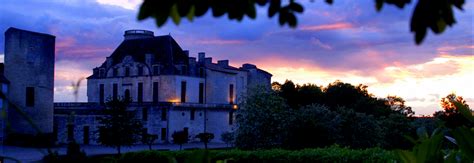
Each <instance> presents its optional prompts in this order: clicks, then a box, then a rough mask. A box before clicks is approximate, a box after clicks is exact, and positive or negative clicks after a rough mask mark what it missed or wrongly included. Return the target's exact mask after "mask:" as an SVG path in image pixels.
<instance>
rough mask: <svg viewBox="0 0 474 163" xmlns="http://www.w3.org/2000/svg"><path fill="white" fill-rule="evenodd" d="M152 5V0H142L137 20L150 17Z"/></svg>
mask: <svg viewBox="0 0 474 163" xmlns="http://www.w3.org/2000/svg"><path fill="white" fill-rule="evenodd" d="M153 6H154V5H153V1H152V0H145V1H143V3H142V5H141V6H140V10H139V12H138V20H143V19H146V18H148V17H150V16H151V15H152V14H153V8H152V7H153Z"/></svg>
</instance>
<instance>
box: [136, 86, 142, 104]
mask: <svg viewBox="0 0 474 163" xmlns="http://www.w3.org/2000/svg"><path fill="white" fill-rule="evenodd" d="M137 93H138V94H137V102H143V83H138V91H137Z"/></svg>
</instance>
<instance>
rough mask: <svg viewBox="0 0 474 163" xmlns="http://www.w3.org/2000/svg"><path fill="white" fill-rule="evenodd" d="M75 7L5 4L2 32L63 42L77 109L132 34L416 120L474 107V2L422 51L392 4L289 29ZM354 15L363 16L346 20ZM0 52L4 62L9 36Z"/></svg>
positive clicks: (60, 74)
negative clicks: (336, 85)
mask: <svg viewBox="0 0 474 163" xmlns="http://www.w3.org/2000/svg"><path fill="white" fill-rule="evenodd" d="M68 2H69V3H67V2H57V1H56V2H36V1H31V3H22V6H21V7H20V6H18V4H19V2H16V1H10V0H7V1H6V2H4V3H5V5H2V6H0V21H1V22H2V24H0V30H2V31H5V30H6V29H8V28H9V27H15V28H20V29H25V30H31V31H34V32H41V33H47V34H51V35H55V36H56V64H55V90H54V97H55V98H54V101H55V102H73V101H74V96H73V93H72V87H71V86H70V85H71V82H75V81H76V80H77V79H79V78H80V77H87V76H89V75H90V74H91V73H92V68H94V67H97V66H99V65H100V64H101V63H102V62H104V61H105V57H107V56H109V55H110V54H111V53H112V52H113V50H114V49H115V48H116V47H117V46H118V45H119V44H120V42H121V41H122V40H123V32H124V31H125V30H128V29H145V30H150V31H153V32H154V33H155V36H156V35H167V34H171V36H173V38H174V39H175V40H176V41H177V42H178V44H179V45H180V46H181V47H182V48H183V49H185V50H190V56H196V55H197V53H198V52H201V51H202V52H206V56H209V57H213V59H214V60H225V59H228V60H229V64H230V65H232V66H235V67H240V65H242V64H243V63H251V64H255V65H256V66H257V67H259V68H261V69H263V70H265V71H267V72H269V73H271V74H273V77H272V82H273V81H277V82H280V83H283V82H284V81H285V80H286V79H288V80H292V81H293V82H294V83H296V84H305V83H312V84H316V85H319V86H324V87H325V86H327V85H328V84H329V83H332V82H334V81H336V80H341V81H342V82H346V83H351V84H353V85H358V84H364V85H367V86H368V90H369V93H372V94H374V95H375V96H377V97H381V98H384V97H386V96H387V95H396V96H400V97H402V98H403V99H404V100H406V105H407V106H411V107H412V108H413V110H414V111H415V115H432V114H433V113H434V112H435V111H437V110H440V109H441V107H440V106H439V102H440V100H441V98H442V97H445V96H447V95H448V94H449V93H453V92H454V93H456V94H457V95H459V96H463V97H464V99H465V100H466V101H467V103H468V104H469V105H471V106H472V105H474V87H472V86H473V85H472V83H474V66H473V64H472V63H474V62H473V61H474V56H473V54H474V52H473V51H474V45H473V38H474V33H473V29H472V23H473V22H472V21H473V20H472V17H473V12H472V11H473V10H474V3H473V2H466V4H465V11H464V12H459V11H457V10H456V11H455V16H456V18H457V19H458V22H457V23H456V24H455V25H454V26H453V27H451V28H448V29H447V30H446V31H445V32H444V33H443V34H441V35H434V34H433V33H429V34H428V35H427V37H426V38H425V40H424V42H423V43H422V44H421V45H419V46H417V45H416V44H415V42H414V40H413V36H412V33H410V32H409V30H408V25H409V19H410V14H411V11H412V9H413V7H414V4H413V3H411V4H410V5H409V6H406V7H405V8H404V9H403V10H399V9H397V8H395V7H394V6H387V5H386V6H384V8H383V9H382V11H381V12H378V13H377V12H376V10H375V7H374V6H372V4H373V1H363V2H341V1H335V3H334V4H333V5H327V4H325V3H324V2H322V1H321V2H319V1H318V2H313V3H305V7H306V8H305V9H306V10H305V12H304V13H303V14H302V15H300V16H298V18H299V20H301V22H300V23H299V24H298V27H297V28H295V29H291V28H289V27H287V26H284V27H280V26H279V25H278V24H277V20H276V19H275V18H272V19H268V18H266V15H265V14H266V12H264V11H262V10H260V11H259V12H258V13H257V14H258V18H257V19H256V20H249V19H247V18H245V19H244V20H243V21H242V22H235V21H229V20H226V19H224V18H223V17H220V18H213V17H212V16H210V14H209V13H207V14H206V16H204V17H202V18H197V19H195V20H194V22H191V23H190V22H189V21H187V20H185V21H183V22H182V24H180V25H179V26H176V25H174V24H172V22H171V21H168V22H167V23H166V25H165V26H164V27H161V28H158V27H156V26H155V24H154V21H153V20H150V19H148V20H145V21H137V19H136V16H137V14H138V10H137V9H138V7H139V6H138V5H139V4H140V3H141V2H140V1H139V0H135V1H119V2H115V1H108V0H98V1H87V2H82V1H74V0H72V1H68ZM122 2H123V3H122ZM364 4H365V5H364ZM38 6H39V7H43V8H44V10H41V9H37V7H38ZM347 8H351V9H353V11H354V12H355V14H354V13H352V12H350V13H347V12H344V13H343V12H341V11H344V10H347ZM26 10H28V11H30V12H28V13H23V12H22V11H26ZM84 10H88V11H89V12H87V13H85V12H84ZM75 14H76V15H75ZM13 17H15V18H16V19H13V20H12V19H11V18H13ZM311 17H318V18H316V19H313V18H311ZM383 21H385V22H383ZM386 22H391V23H386ZM211 25H212V27H213V28H212V29H209V28H208V27H209V26H211ZM241 30H242V31H241ZM203 31H204V32H203ZM0 44H2V46H1V47H0V55H1V56H0V60H3V53H4V46H3V45H4V35H3V34H2V35H1V36H0ZM86 88H87V86H86V85H85V82H83V84H82V86H81V89H80V92H79V95H80V97H79V101H78V102H85V101H87V95H86Z"/></svg>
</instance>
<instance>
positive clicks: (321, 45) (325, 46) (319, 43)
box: [311, 37, 332, 50]
mask: <svg viewBox="0 0 474 163" xmlns="http://www.w3.org/2000/svg"><path fill="white" fill-rule="evenodd" d="M311 43H312V44H313V45H316V46H319V47H321V48H323V49H326V50H331V49H332V47H331V46H330V45H328V44H324V43H322V42H321V40H319V39H317V38H315V37H312V38H311Z"/></svg>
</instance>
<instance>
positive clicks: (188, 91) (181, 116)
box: [5, 30, 272, 144]
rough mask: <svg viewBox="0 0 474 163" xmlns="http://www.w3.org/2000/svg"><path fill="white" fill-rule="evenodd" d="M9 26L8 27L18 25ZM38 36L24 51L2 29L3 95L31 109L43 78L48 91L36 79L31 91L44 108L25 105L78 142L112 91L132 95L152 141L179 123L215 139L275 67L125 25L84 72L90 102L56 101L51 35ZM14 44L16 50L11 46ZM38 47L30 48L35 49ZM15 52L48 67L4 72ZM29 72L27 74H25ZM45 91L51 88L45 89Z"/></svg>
mask: <svg viewBox="0 0 474 163" xmlns="http://www.w3.org/2000/svg"><path fill="white" fill-rule="evenodd" d="M9 31H10V30H8V31H7V32H6V34H5V35H7V34H9V33H15V32H13V31H10V32H9ZM20 31H23V30H20ZM32 33H34V32H32ZM9 35H12V34H9ZM16 36H17V37H20V38H22V39H25V40H24V42H28V43H31V44H34V43H38V41H37V40H36V39H37V38H32V37H23V35H18V34H17V35H16ZM42 36H47V37H45V38H47V40H48V41H49V42H48V43H47V45H42V44H40V45H41V46H40V47H37V48H33V50H32V51H28V48H29V47H32V46H33V47H34V46H35V45H31V44H28V45H25V46H26V47H27V48H26V49H27V51H25V52H24V49H23V51H22V50H21V48H20V49H15V48H17V47H15V46H19V45H16V44H17V42H18V41H17V40H16V39H12V37H6V38H7V40H6V41H5V42H6V45H7V46H10V47H9V48H5V49H6V54H5V55H6V56H5V70H6V71H5V72H6V73H5V77H6V79H8V80H9V83H10V84H9V86H8V87H9V89H8V92H9V93H8V95H9V96H10V97H11V98H12V99H15V100H13V103H15V104H18V105H21V106H20V107H21V108H25V109H30V108H29V107H28V106H26V105H28V91H29V90H28V89H31V88H29V87H31V85H33V86H36V85H45V87H44V88H48V89H44V90H45V91H46V90H47V91H48V92H41V91H42V90H41V89H42V88H36V87H35V89H34V91H33V92H36V93H38V94H35V96H34V97H35V99H41V100H43V99H44V98H46V103H48V104H50V106H49V105H48V106H46V105H45V106H44V107H47V108H46V109H39V108H40V106H41V107H43V105H41V104H42V103H41V102H34V103H35V104H36V105H35V108H36V107H37V108H38V109H32V108H31V110H33V111H35V112H33V111H31V112H28V113H29V114H31V116H33V117H44V118H45V120H44V121H43V120H41V125H42V126H43V127H44V128H43V130H44V131H43V132H52V133H53V135H54V136H55V137H56V142H57V143H67V142H69V141H71V140H74V141H76V142H78V143H82V144H97V143H98V142H97V140H98V132H97V131H98V127H99V126H100V124H99V121H98V119H99V118H100V117H102V116H104V110H105V109H106V106H105V103H106V102H107V101H109V100H111V99H114V98H125V97H128V98H130V99H132V102H131V104H130V105H129V107H128V109H129V110H130V111H134V112H135V113H136V117H137V118H138V119H140V120H141V121H142V123H143V124H144V131H143V133H148V134H154V135H157V136H158V141H157V143H167V142H171V140H172V138H171V135H172V133H173V132H176V131H182V130H184V131H186V132H188V134H189V136H190V138H191V141H193V140H194V136H195V135H197V134H199V133H202V132H209V133H213V134H214V135H215V137H216V139H215V140H213V141H220V139H219V138H220V135H221V134H222V133H224V132H227V131H231V130H233V129H234V128H235V116H234V112H235V111H236V110H237V109H239V106H238V104H239V100H240V99H242V98H243V97H245V96H246V94H247V93H249V92H250V91H251V90H252V88H255V87H259V86H260V87H266V88H268V89H270V87H271V86H270V85H271V84H270V80H271V76H272V75H271V74H269V73H268V72H265V71H264V70H261V69H258V68H257V67H256V66H255V65H252V64H243V65H242V66H241V67H233V66H231V65H229V61H228V60H218V61H217V62H213V59H212V58H211V57H206V54H205V53H204V52H200V53H198V54H197V57H190V56H189V51H186V50H183V49H182V48H181V47H180V46H179V45H178V43H177V42H176V41H175V40H174V39H173V38H172V37H171V36H170V35H164V36H154V34H153V32H151V31H146V30H128V31H125V34H124V40H123V41H122V43H121V44H120V45H119V46H118V47H117V48H116V49H115V50H114V52H113V53H112V54H111V55H110V56H109V57H107V58H106V59H105V61H104V62H103V63H102V64H101V65H100V66H98V67H96V68H94V69H93V70H92V75H90V76H89V77H88V78H87V99H88V102H83V103H78V102H71V103H54V106H53V101H52V93H53V88H52V85H51V84H53V83H54V81H53V80H52V78H53V76H54V73H53V72H54V36H51V37H49V36H50V35H45V34H43V35H42ZM51 38H52V40H51ZM8 39H10V40H8ZM30 39H31V40H30ZM32 40H33V41H32ZM35 40H36V41H35ZM51 41H52V42H51ZM20 42H21V41H20ZM10 44H15V46H13V45H10ZM51 46H52V49H53V50H52V52H51V51H47V50H45V49H51ZM22 48H24V47H22ZM7 49H10V51H7ZM11 49H14V50H13V51H18V52H12V50H11ZM35 50H36V51H38V52H37V53H41V55H39V56H42V57H43V58H41V57H37V58H40V59H39V60H41V61H42V62H45V63H30V62H28V59H29V55H30V52H35ZM20 52H21V53H20ZM37 53H34V54H35V56H36V55H38V54H37ZM51 54H52V58H51V56H50V55H51ZM12 58H22V59H26V60H25V61H23V62H24V63H23V64H26V65H28V64H32V65H31V66H30V67H31V68H35V69H39V68H38V67H34V66H42V65H47V69H46V70H35V71H41V72H35V71H33V70H30V69H28V70H25V71H27V72H30V71H31V74H30V77H23V76H18V77H13V76H11V75H10V76H9V75H8V72H10V74H12V73H13V72H14V71H20V70H18V69H21V68H18V69H17V68H16V66H13V65H12V64H16V63H17V62H18V61H19V60H20V59H12ZM26 65H25V66H26ZM10 67H15V68H10ZM51 68H52V69H53V70H51ZM8 69H11V70H8ZM50 71H51V72H50ZM35 77H36V78H37V79H36V78H35ZM10 78H11V79H13V80H11V79H10ZM30 78H35V79H30ZM28 79H29V81H22V80H28ZM33 81H34V82H33ZM29 82H33V83H29ZM17 83H21V85H19V84H17ZM35 84H36V85H35ZM50 86H51V87H50ZM49 88H51V89H49ZM17 89H18V90H17ZM35 90H36V91H35ZM25 91H26V94H24V93H25ZM30 91H31V90H30ZM11 92H16V94H12V93H11ZM18 92H20V93H23V94H20V93H18ZM43 93H45V94H48V96H43ZM50 94H51V97H50V96H49V95H50ZM49 98H51V99H49ZM30 100H31V99H30ZM23 105H25V106H23ZM9 110H11V109H9ZM53 110H54V118H53ZM36 113H38V114H36ZM8 115H9V116H10V114H8ZM20 125H21V124H20ZM32 132H33V131H28V132H26V133H32ZM196 141H197V140H196Z"/></svg>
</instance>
